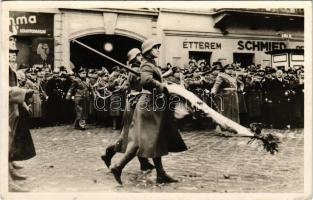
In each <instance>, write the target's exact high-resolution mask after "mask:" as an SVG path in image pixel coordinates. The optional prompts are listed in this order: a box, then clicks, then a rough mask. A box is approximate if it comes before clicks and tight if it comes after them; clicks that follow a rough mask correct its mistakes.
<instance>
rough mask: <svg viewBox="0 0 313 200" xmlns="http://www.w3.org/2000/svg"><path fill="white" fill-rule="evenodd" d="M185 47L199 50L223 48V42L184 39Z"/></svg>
mask: <svg viewBox="0 0 313 200" xmlns="http://www.w3.org/2000/svg"><path fill="white" fill-rule="evenodd" d="M183 48H184V49H199V50H209V49H222V44H221V43H220V42H194V41H184V42H183Z"/></svg>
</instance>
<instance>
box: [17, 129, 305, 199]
mask: <svg viewBox="0 0 313 200" xmlns="http://www.w3.org/2000/svg"><path fill="white" fill-rule="evenodd" d="M263 131H265V132H272V133H274V134H275V135H276V136H278V137H280V140H281V142H282V143H281V144H280V149H279V152H278V154H276V155H271V154H269V153H267V152H265V151H264V150H263V149H262V148H263V147H262V146H259V145H258V143H253V144H247V142H248V141H249V138H242V137H227V138H225V137H221V136H219V135H216V134H215V133H214V131H192V132H182V135H183V138H184V140H185V142H186V144H187V146H188V148H189V150H188V151H186V152H182V153H175V154H174V153H173V154H170V155H168V156H165V157H163V158H164V159H163V160H164V166H165V169H166V170H167V172H168V173H169V174H170V175H172V176H173V177H175V178H177V179H179V182H178V183H173V184H166V185H156V184H155V176H156V175H155V170H153V171H152V172H151V173H148V174H144V173H142V172H140V170H139V162H138V160H137V159H134V160H133V161H131V163H129V165H127V166H126V168H125V169H124V171H123V174H122V180H123V182H124V186H123V187H121V186H118V185H117V184H116V182H115V180H114V178H113V176H112V175H111V173H110V172H109V170H108V169H107V168H106V166H105V165H104V164H103V162H102V160H101V159H100V156H101V155H102V154H103V152H104V149H105V147H106V146H107V145H108V144H109V143H110V142H112V141H114V140H115V139H116V138H117V137H118V134H119V131H112V129H111V128H99V127H94V126H92V127H90V128H89V129H88V130H86V131H77V130H74V129H73V128H72V126H59V127H49V128H41V129H33V130H32V131H31V132H32V135H33V140H34V143H35V146H36V151H37V156H36V157H35V158H33V159H30V160H28V161H25V162H23V163H22V164H23V165H24V169H22V170H21V173H23V174H27V175H28V176H29V178H28V179H27V180H26V181H23V182H21V183H22V184H21V185H23V186H26V187H28V188H29V189H30V190H31V191H32V192H78V191H79V192H104V191H107V192H116V191H122V192H208V193H212V192H222V193H223V192H236V193H243V192H253V193H255V192H259V193H260V192H290V193H291V192H303V185H304V183H303V176H304V175H303V154H304V152H303V129H299V130H285V131H278V130H263ZM120 156H121V154H117V155H116V156H115V157H114V158H113V162H114V161H116V160H117V159H119V158H120Z"/></svg>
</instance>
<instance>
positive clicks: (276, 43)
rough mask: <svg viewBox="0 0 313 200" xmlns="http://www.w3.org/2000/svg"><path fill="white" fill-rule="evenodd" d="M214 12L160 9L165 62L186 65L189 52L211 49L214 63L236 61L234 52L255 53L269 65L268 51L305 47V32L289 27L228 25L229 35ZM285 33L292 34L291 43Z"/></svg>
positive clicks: (159, 25) (159, 26)
mask: <svg viewBox="0 0 313 200" xmlns="http://www.w3.org/2000/svg"><path fill="white" fill-rule="evenodd" d="M214 23H215V22H214V19H213V16H212V14H210V13H207V14H190V13H189V14H184V13H173V12H160V15H159V19H158V29H159V31H160V35H161V36H162V42H163V47H162V57H161V60H160V64H161V65H166V63H168V62H170V63H172V64H173V65H177V66H184V65H186V64H187V63H188V60H189V51H199V52H211V53H212V55H211V59H210V62H211V64H212V63H213V62H215V61H217V60H219V59H221V60H222V63H223V64H228V63H232V62H234V59H233V53H253V54H254V60H253V62H254V63H256V64H262V65H269V64H270V56H269V55H267V54H265V53H264V52H266V51H269V50H273V49H277V48H287V47H288V48H301V47H303V45H304V43H303V40H304V37H303V31H301V30H293V29H288V27H285V28H286V29H285V30H280V31H275V30H273V29H270V28H263V29H251V28H249V27H245V26H241V25H232V26H231V27H229V28H227V31H228V34H223V33H222V31H221V30H220V29H217V28H214ZM282 33H288V34H291V35H292V38H291V39H289V41H288V42H287V41H286V40H285V39H283V38H282V37H281V34H282Z"/></svg>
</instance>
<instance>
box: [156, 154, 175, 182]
mask: <svg viewBox="0 0 313 200" xmlns="http://www.w3.org/2000/svg"><path fill="white" fill-rule="evenodd" d="M153 163H154V166H155V169H156V172H157V179H156V182H157V183H176V182H178V180H176V179H174V178H172V177H170V176H169V175H168V174H167V173H166V172H165V170H164V168H163V164H162V159H161V157H157V158H153Z"/></svg>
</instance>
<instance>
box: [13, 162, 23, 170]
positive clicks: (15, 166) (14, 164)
mask: <svg viewBox="0 0 313 200" xmlns="http://www.w3.org/2000/svg"><path fill="white" fill-rule="evenodd" d="M12 167H13V168H14V169H23V168H24V167H23V166H21V165H19V164H17V163H16V162H12Z"/></svg>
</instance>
